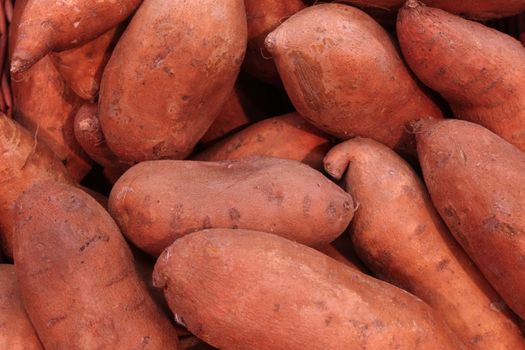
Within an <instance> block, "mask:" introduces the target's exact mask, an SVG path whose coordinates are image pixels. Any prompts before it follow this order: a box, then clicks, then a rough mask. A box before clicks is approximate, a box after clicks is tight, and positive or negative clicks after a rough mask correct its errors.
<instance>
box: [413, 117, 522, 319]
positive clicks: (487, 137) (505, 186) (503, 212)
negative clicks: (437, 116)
mask: <svg viewBox="0 0 525 350" xmlns="http://www.w3.org/2000/svg"><path fill="white" fill-rule="evenodd" d="M417 149H418V154H419V159H420V163H421V167H422V169H423V174H424V177H425V182H426V184H427V186H428V189H429V192H430V194H431V196H432V201H433V202H434V204H435V206H436V208H437V210H438V212H439V213H440V215H441V217H442V218H443V219H444V220H445V222H446V224H447V225H448V227H449V229H450V230H451V232H452V233H453V234H454V236H455V237H456V239H457V240H458V242H459V243H460V244H461V245H462V246H463V248H464V249H465V251H466V252H467V254H469V255H470V257H471V258H472V260H473V261H474V262H475V263H476V265H477V266H478V267H479V268H480V270H481V272H482V273H483V274H484V275H485V277H486V278H487V279H488V281H489V282H490V283H491V284H492V286H494V288H495V289H496V290H497V291H498V292H499V294H500V295H501V296H502V297H503V299H504V300H505V301H506V302H507V304H508V305H509V306H510V307H511V308H512V309H513V310H514V311H515V312H516V313H517V314H518V315H519V316H520V317H521V318H525V259H524V257H525V201H524V199H525V188H524V187H523V186H521V184H522V183H524V181H525V154H523V153H522V152H521V151H519V150H518V149H517V148H515V147H513V146H512V145H511V144H509V143H508V142H506V141H505V140H503V139H501V138H500V137H498V136H497V135H495V134H493V133H492V132H490V131H489V130H487V129H485V128H483V127H481V126H479V125H476V124H473V123H469V122H465V121H460V120H447V121H443V122H439V123H438V122H435V123H430V122H426V123H421V125H420V130H419V132H418V134H417Z"/></svg>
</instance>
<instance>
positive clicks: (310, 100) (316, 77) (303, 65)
mask: <svg viewBox="0 0 525 350" xmlns="http://www.w3.org/2000/svg"><path fill="white" fill-rule="evenodd" d="M289 56H290V58H291V60H292V62H293V67H294V73H295V76H296V77H297V80H299V88H300V89H301V92H302V94H303V96H304V100H305V102H306V104H307V105H308V107H309V108H310V109H312V110H313V111H315V112H320V111H321V110H322V108H323V106H324V103H323V98H322V97H323V95H324V94H325V93H324V91H318V90H319V89H320V88H322V85H321V84H319V82H320V81H321V80H322V77H323V74H322V68H321V65H320V64H319V63H318V62H316V61H315V60H312V59H310V58H308V57H306V56H305V55H303V54H302V53H301V52H297V51H292V52H290V54H289Z"/></svg>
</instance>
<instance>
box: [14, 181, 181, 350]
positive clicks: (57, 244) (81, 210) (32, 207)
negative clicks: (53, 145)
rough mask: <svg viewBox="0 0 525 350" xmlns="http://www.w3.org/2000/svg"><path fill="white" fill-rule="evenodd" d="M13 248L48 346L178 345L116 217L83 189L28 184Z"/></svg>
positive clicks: (31, 310) (35, 320) (27, 300)
mask: <svg viewBox="0 0 525 350" xmlns="http://www.w3.org/2000/svg"><path fill="white" fill-rule="evenodd" d="M50 213H52V214H51V215H50ZM14 253H15V261H16V265H15V269H16V273H17V276H18V279H19V283H20V292H21V295H22V300H23V302H24V305H25V307H26V310H27V313H28V315H29V317H30V319H31V321H32V323H33V325H34V327H35V329H36V331H37V333H38V335H39V337H40V340H41V341H42V344H43V345H44V347H45V348H46V349H177V336H176V334H175V330H174V329H173V327H172V326H171V324H170V322H169V321H168V319H167V318H166V317H165V316H164V315H163V314H162V312H161V311H160V310H159V309H158V308H157V306H156V305H155V303H154V302H153V300H152V299H151V297H150V295H149V294H148V291H147V289H146V286H145V284H144V283H143V282H142V281H141V280H140V279H139V276H138V275H137V271H136V270H135V266H134V264H133V256H132V254H131V251H130V250H129V247H128V246H127V244H126V241H125V240H124V238H123V237H122V235H121V233H120V232H119V230H118V228H117V225H116V224H115V223H114V222H113V220H111V217H110V216H109V215H108V214H107V212H106V211H105V210H104V208H102V207H101V206H100V205H99V204H98V203H97V202H96V201H95V200H94V199H92V198H91V197H90V196H88V195H87V194H85V193H84V192H82V191H81V190H79V189H76V188H74V187H72V186H69V185H65V184H60V183H42V184H39V185H35V186H33V187H32V188H31V189H30V190H28V191H26V192H25V193H24V194H23V195H22V196H21V197H20V198H19V200H18V201H17V227H16V235H15V250H14Z"/></svg>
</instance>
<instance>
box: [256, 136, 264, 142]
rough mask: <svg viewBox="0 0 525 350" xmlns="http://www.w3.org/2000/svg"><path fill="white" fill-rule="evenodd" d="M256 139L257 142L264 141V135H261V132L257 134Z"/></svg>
mask: <svg viewBox="0 0 525 350" xmlns="http://www.w3.org/2000/svg"><path fill="white" fill-rule="evenodd" d="M256 140H257V142H263V141H264V136H263V135H261V134H257V137H256Z"/></svg>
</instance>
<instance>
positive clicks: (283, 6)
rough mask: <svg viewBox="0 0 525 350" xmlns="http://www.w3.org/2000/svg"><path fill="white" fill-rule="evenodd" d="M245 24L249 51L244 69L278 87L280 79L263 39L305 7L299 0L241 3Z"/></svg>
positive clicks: (263, 0) (255, 0)
mask: <svg viewBox="0 0 525 350" xmlns="http://www.w3.org/2000/svg"><path fill="white" fill-rule="evenodd" d="M244 4H245V6H246V19H247V21H248V48H247V49H246V57H245V58H244V63H243V69H244V70H245V71H246V72H248V73H249V74H250V75H252V76H254V77H256V78H257V79H259V80H261V81H264V82H266V83H269V84H274V85H279V84H280V83H281V79H280V77H279V72H278V71H277V68H276V67H275V63H274V62H273V60H272V58H271V55H270V53H268V51H266V48H265V47H264V40H265V39H266V36H267V35H268V34H270V32H272V31H273V30H274V29H275V28H277V27H278V26H279V25H280V24H281V23H282V22H284V21H285V20H286V19H287V18H288V17H290V16H291V15H293V14H295V13H297V12H298V11H300V10H301V9H303V8H305V7H306V5H305V3H304V2H303V1H302V0H287V1H281V0H244Z"/></svg>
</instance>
